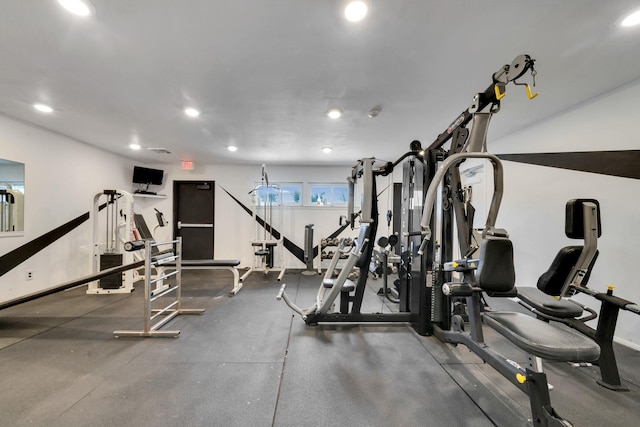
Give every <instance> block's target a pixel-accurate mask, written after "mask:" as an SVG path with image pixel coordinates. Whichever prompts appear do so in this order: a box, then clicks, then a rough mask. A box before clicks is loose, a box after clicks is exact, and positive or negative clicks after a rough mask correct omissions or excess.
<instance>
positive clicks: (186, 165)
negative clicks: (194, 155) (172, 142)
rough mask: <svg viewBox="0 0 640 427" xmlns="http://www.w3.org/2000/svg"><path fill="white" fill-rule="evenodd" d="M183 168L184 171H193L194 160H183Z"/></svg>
mask: <svg viewBox="0 0 640 427" xmlns="http://www.w3.org/2000/svg"><path fill="white" fill-rule="evenodd" d="M182 170H183V171H192V170H193V162H192V161H191V160H183V161H182Z"/></svg>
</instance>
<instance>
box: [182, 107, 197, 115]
mask: <svg viewBox="0 0 640 427" xmlns="http://www.w3.org/2000/svg"><path fill="white" fill-rule="evenodd" d="M184 113H185V114H186V115H187V116H189V117H198V116H199V115H200V111H198V110H196V109H195V108H193V107H187V108H185V109H184Z"/></svg>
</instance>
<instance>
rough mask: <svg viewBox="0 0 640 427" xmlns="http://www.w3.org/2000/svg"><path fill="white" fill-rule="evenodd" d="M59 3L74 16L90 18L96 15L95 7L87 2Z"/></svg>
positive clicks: (63, 1) (70, 0) (61, 0)
mask: <svg viewBox="0 0 640 427" xmlns="http://www.w3.org/2000/svg"><path fill="white" fill-rule="evenodd" d="M58 3H60V5H61V6H62V7H64V8H65V9H67V10H68V11H69V12H71V13H73V14H74V15H78V16H89V15H93V14H94V13H96V9H95V7H93V5H92V4H91V2H90V1H87V0H58Z"/></svg>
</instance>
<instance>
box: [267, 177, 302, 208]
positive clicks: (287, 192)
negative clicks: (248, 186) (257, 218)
mask: <svg viewBox="0 0 640 427" xmlns="http://www.w3.org/2000/svg"><path fill="white" fill-rule="evenodd" d="M255 193H256V194H255V197H256V199H255V200H256V206H265V205H269V204H270V205H271V206H280V205H282V206H301V205H302V183H300V182H284V183H273V184H270V185H269V186H268V187H267V186H262V184H261V183H256V186H255Z"/></svg>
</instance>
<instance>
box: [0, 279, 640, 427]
mask: <svg viewBox="0 0 640 427" xmlns="http://www.w3.org/2000/svg"><path fill="white" fill-rule="evenodd" d="M276 274H277V273H272V274H269V275H263V274H262V273H254V274H252V275H251V276H250V277H249V278H248V279H247V281H246V283H245V286H244V288H243V289H242V291H240V293H239V294H238V295H237V296H235V297H233V298H230V297H228V292H229V291H230V290H231V277H230V274H229V273H228V272H224V271H208V270H187V271H185V272H184V274H183V282H184V292H183V307H185V308H204V309H205V310H206V311H205V312H204V313H203V314H202V315H195V316H186V315H185V316H179V317H178V318H176V319H175V320H173V321H172V322H171V323H169V324H168V325H166V326H165V327H164V328H163V329H172V330H173V329H179V330H180V331H181V333H180V336H179V337H178V338H119V339H116V338H113V335H112V332H113V331H114V330H118V329H139V328H142V306H143V295H142V293H143V292H141V289H139V290H138V291H136V292H134V293H133V294H131V295H86V294H85V293H84V290H85V288H84V287H83V288H76V289H73V290H70V291H65V292H61V293H58V294H54V295H50V296H48V297H44V298H41V299H39V300H35V301H31V302H29V303H25V304H22V305H19V306H15V307H12V308H9V309H6V310H3V311H2V312H0V366H1V369H2V375H1V376H0V389H1V390H2V392H0V426H12V427H13V426H27V425H28V426H118V427H124V426H176V427H177V426H181V427H186V426H252V427H254V426H300V425H308V426H326V425H349V426H352V427H356V426H394V427H395V426H474V427H475V426H492V425H498V426H514V425H526V423H527V417H528V416H530V413H529V407H528V405H529V403H528V398H527V396H526V395H524V394H523V393H521V392H520V391H519V390H517V389H516V388H515V387H514V386H512V385H511V384H510V383H509V382H508V381H507V380H505V379H504V378H503V377H501V376H500V375H499V374H498V373H497V372H495V371H494V370H493V369H492V368H491V367H489V366H488V365H486V364H484V363H483V362H482V361H481V360H480V359H478V357H477V356H475V355H474V354H473V353H471V352H469V350H468V349H466V348H465V347H464V346H458V347H453V346H450V345H446V344H443V343H440V342H439V341H438V340H437V339H435V338H433V337H421V336H418V335H417V334H415V333H414V332H413V331H412V329H411V328H410V327H408V326H407V325H405V324H395V325H393V324H390V325H389V324H387V325H380V324H376V325H320V326H316V327H309V326H306V325H305V324H304V322H303V321H302V320H301V319H300V318H299V317H298V316H297V315H296V316H294V315H293V312H292V311H291V310H289V308H288V307H286V305H285V304H284V303H283V302H282V301H279V302H278V301H276V300H275V295H276V294H277V292H278V289H279V288H280V285H281V283H279V282H277V281H276ZM284 282H286V283H287V285H288V286H287V292H288V293H289V294H290V295H291V296H294V297H296V298H297V301H298V304H300V305H302V306H308V305H311V303H312V302H313V300H314V297H315V293H316V290H317V286H318V283H319V276H304V275H301V274H299V272H296V271H291V272H288V273H287V274H286V275H285V278H284ZM379 286H380V284H379V283H376V282H375V281H373V282H372V281H370V289H369V291H368V293H367V295H366V303H365V305H364V309H363V310H371V311H380V310H393V307H391V306H389V307H387V306H386V305H385V304H383V303H382V302H381V300H380V298H379V297H378V296H377V295H376V294H375V291H376V290H377V288H378V287H379ZM509 303H511V302H506V303H504V304H509ZM512 304H513V303H512ZM486 338H487V343H488V344H489V345H491V346H492V347H495V348H496V349H497V350H498V351H500V352H501V353H504V354H505V355H507V356H509V357H510V358H511V359H512V360H515V361H519V362H522V363H524V360H526V357H525V355H524V354H522V353H521V352H519V351H518V350H516V349H514V348H513V347H512V346H511V345H510V344H509V343H508V342H506V341H505V340H503V339H502V338H501V337H499V336H497V334H495V333H491V331H490V330H488V331H487V337H486ZM617 350H618V352H617V354H618V359H619V360H618V362H619V365H620V371H621V373H622V376H623V377H624V378H625V384H626V385H628V386H629V387H630V389H631V390H630V391H629V392H626V393H616V392H612V391H609V390H606V389H603V388H601V387H599V386H597V385H596V384H595V381H594V380H595V379H596V378H597V377H598V371H597V368H594V367H590V368H589V367H587V368H573V367H571V366H570V365H568V364H563V363H546V364H545V368H546V370H547V373H548V375H549V380H550V383H551V384H553V385H554V389H553V390H552V391H551V398H552V403H553V405H554V407H555V409H556V410H557V411H558V412H559V413H560V414H561V415H563V416H564V417H565V418H567V419H568V420H570V421H572V422H573V423H574V424H575V425H577V426H600V425H607V424H609V425H615V426H635V425H637V420H638V419H639V418H640V388H639V387H638V386H639V385H640V384H639V383H640V378H639V377H638V372H637V369H636V366H637V365H638V361H639V359H640V355H639V353H638V352H636V351H633V350H629V349H626V348H623V347H619V348H618V347H617Z"/></svg>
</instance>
